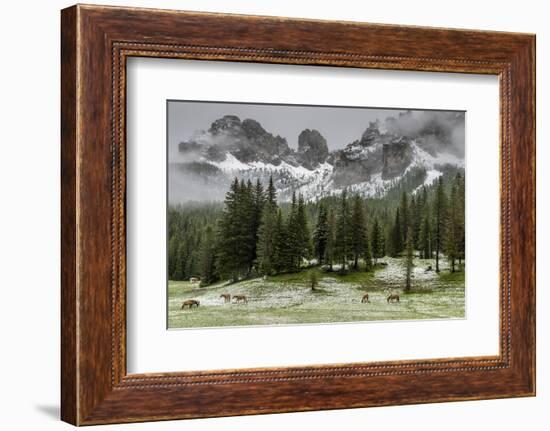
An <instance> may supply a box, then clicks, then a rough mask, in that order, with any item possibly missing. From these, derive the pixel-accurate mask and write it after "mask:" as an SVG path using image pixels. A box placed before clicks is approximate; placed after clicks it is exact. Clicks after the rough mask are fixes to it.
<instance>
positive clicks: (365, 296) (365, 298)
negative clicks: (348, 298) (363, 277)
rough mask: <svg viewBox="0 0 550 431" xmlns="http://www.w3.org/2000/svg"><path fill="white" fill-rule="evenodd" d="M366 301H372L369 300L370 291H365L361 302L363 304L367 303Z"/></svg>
mask: <svg viewBox="0 0 550 431" xmlns="http://www.w3.org/2000/svg"><path fill="white" fill-rule="evenodd" d="M366 302H370V301H369V294H368V293H365V294H364V295H363V298H362V299H361V303H362V304H364V303H366Z"/></svg>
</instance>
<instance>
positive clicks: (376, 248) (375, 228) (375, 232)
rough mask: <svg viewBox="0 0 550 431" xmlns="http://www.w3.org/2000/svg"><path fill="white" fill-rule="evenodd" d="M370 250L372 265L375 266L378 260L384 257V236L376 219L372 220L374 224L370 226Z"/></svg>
mask: <svg viewBox="0 0 550 431" xmlns="http://www.w3.org/2000/svg"><path fill="white" fill-rule="evenodd" d="M371 248H372V257H373V258H374V263H375V264H377V263H378V259H379V258H381V257H384V254H385V246H384V235H383V233H382V227H381V226H380V223H379V222H378V217H376V218H375V219H374V224H373V225H372V234H371Z"/></svg>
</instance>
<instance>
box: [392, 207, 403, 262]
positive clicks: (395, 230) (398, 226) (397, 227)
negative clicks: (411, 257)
mask: <svg viewBox="0 0 550 431" xmlns="http://www.w3.org/2000/svg"><path fill="white" fill-rule="evenodd" d="M402 229H403V224H402V223H401V214H400V212H399V208H397V210H396V211H395V221H394V223H393V227H392V230H391V255H392V257H397V256H398V255H399V253H401V252H402V251H403V233H402V231H401V230H402Z"/></svg>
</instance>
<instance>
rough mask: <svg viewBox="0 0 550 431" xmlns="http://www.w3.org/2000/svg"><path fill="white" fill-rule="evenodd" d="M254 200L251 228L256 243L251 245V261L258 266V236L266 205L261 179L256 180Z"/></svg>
mask: <svg viewBox="0 0 550 431" xmlns="http://www.w3.org/2000/svg"><path fill="white" fill-rule="evenodd" d="M252 200H253V202H252V211H253V214H252V216H251V219H252V224H251V226H250V228H251V230H252V236H253V238H254V241H253V243H252V242H251V245H252V253H251V259H252V262H253V264H255V265H256V266H257V265H258V234H259V229H260V225H261V222H262V215H263V211H264V205H265V196H264V189H263V187H262V184H261V183H260V180H259V179H258V180H256V186H255V187H254V191H253V194H252Z"/></svg>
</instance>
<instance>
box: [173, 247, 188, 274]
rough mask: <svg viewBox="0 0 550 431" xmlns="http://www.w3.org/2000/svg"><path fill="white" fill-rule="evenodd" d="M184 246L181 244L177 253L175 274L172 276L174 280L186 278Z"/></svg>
mask: <svg viewBox="0 0 550 431" xmlns="http://www.w3.org/2000/svg"><path fill="white" fill-rule="evenodd" d="M183 254H184V244H183V243H180V244H179V246H178V250H177V252H176V262H175V264H174V273H173V275H172V279H173V280H183V278H184V273H183V271H184V265H185V262H184V258H183Z"/></svg>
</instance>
